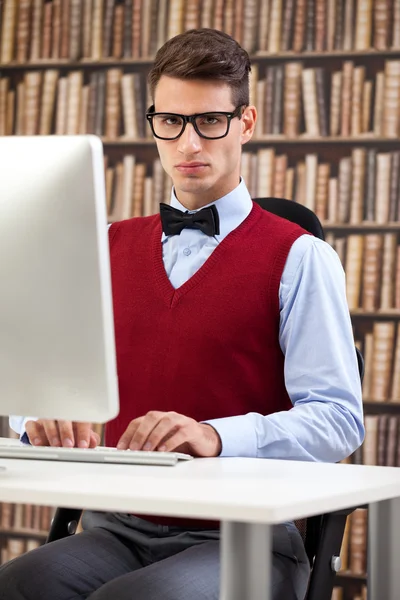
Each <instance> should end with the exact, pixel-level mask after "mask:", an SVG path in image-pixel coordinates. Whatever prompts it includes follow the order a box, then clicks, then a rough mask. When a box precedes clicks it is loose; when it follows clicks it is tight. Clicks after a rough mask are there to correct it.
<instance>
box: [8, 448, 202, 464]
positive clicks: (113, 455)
mask: <svg viewBox="0 0 400 600" xmlns="http://www.w3.org/2000/svg"><path fill="white" fill-rule="evenodd" d="M0 458H25V459H26V458H28V459H32V460H59V461H64V462H90V463H92V462H93V463H116V464H124V465H126V464H129V465H159V466H164V465H165V466H174V465H176V464H177V463H178V461H180V460H191V459H192V458H193V457H192V456H190V455H189V454H183V453H182V452H146V451H144V450H117V448H107V447H105V446H98V447H97V448H86V449H82V448H57V447H54V446H29V445H28V444H22V443H21V444H15V443H14V444H10V445H7V444H5V445H0Z"/></svg>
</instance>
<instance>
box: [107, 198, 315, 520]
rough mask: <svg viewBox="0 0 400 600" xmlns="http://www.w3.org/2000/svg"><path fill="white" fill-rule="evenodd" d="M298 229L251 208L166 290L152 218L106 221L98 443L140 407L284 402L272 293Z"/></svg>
mask: <svg viewBox="0 0 400 600" xmlns="http://www.w3.org/2000/svg"><path fill="white" fill-rule="evenodd" d="M304 233H306V232H305V231H304V230H303V229H301V228H300V227H299V226H297V225H295V224H293V223H291V222H289V221H287V220H286V219H282V218H279V217H276V216H275V215H272V214H271V213H268V212H267V211H264V210H263V209H261V208H260V207H259V206H258V205H256V204H254V206H253V209H252V211H251V212H250V214H249V216H248V217H247V218H246V219H245V220H244V221H243V223H241V225H239V227H237V228H236V229H235V230H234V231H232V232H231V233H230V234H229V235H228V236H227V237H226V238H225V239H224V240H223V241H222V242H221V243H220V244H219V245H218V246H217V248H216V249H215V250H214V251H213V253H212V254H211V256H210V257H209V258H208V259H207V260H206V262H205V263H204V265H203V266H202V267H201V268H200V269H199V270H198V271H197V272H196V273H195V274H194V275H193V276H192V277H191V278H190V279H189V280H188V281H187V282H186V283H184V284H183V285H182V286H181V287H179V288H178V289H174V288H173V286H172V285H171V283H170V282H169V280H168V277H167V274H166V272H165V269H164V264H163V258H162V245H161V234H162V230H161V222H160V218H159V216H158V215H155V216H151V217H145V218H140V219H137V218H136V219H129V220H126V221H122V222H120V223H116V224H114V225H112V227H111V228H110V253H111V270H112V286H113V302H114V321H115V336H116V348H117V365H118V377H119V394H120V413H119V415H118V417H116V418H115V419H114V420H113V421H111V422H109V423H108V424H107V426H106V434H105V437H106V444H107V445H108V446H115V445H116V444H117V442H118V440H119V438H120V436H121V435H122V433H123V432H124V431H125V429H126V427H127V426H128V424H129V422H130V421H131V420H132V419H134V418H136V417H139V416H142V415H144V414H146V413H147V412H148V411H149V410H160V411H176V412H178V413H181V414H184V415H187V416H189V417H192V418H194V419H196V420H197V421H203V420H206V419H217V418H221V417H229V416H234V415H242V414H246V413H248V412H258V413H261V414H264V415H267V414H270V413H273V412H276V411H281V410H288V409H289V408H291V406H292V405H291V402H290V399H289V397H288V395H287V392H286V389H285V384H284V374H283V362H284V357H283V354H282V351H281V349H280V346H279V339H278V333H279V296H278V292H279V284H280V279H281V275H282V271H283V268H284V265H285V262H286V258H287V255H288V252H289V250H290V248H291V246H292V244H293V242H294V241H295V240H296V239H297V238H298V237H299V236H300V235H302V234H304ZM172 521H173V520H172V519H171V522H172Z"/></svg>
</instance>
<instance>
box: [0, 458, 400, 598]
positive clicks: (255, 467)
mask: <svg viewBox="0 0 400 600" xmlns="http://www.w3.org/2000/svg"><path fill="white" fill-rule="evenodd" d="M0 465H2V466H4V467H6V468H5V469H4V470H3V471H1V472H0V501H3V502H30V503H33V504H45V505H49V506H50V505H51V506H64V507H70V508H86V509H94V510H104V511H106V510H111V511H121V512H137V513H142V514H159V515H169V516H180V517H182V516H187V517H194V518H204V519H220V520H221V521H222V542H221V595H220V598H221V600H243V599H244V598H246V600H268V599H269V592H268V587H269V586H268V582H269V568H270V566H269V565H270V544H271V536H270V525H272V524H274V523H279V522H282V521H287V520H291V519H296V518H301V517H307V516H311V515H313V514H319V513H322V512H328V511H332V510H337V509H341V508H347V507H351V506H356V505H362V504H366V503H375V502H378V501H381V500H385V501H388V500H390V499H393V498H396V497H400V469H396V468H387V467H366V466H355V465H354V466H353V465H331V464H320V463H303V462H294V461H273V460H265V459H245V458H213V459H197V460H194V461H190V462H183V463H180V464H179V465H177V466H176V467H153V466H152V467H145V466H125V465H98V464H84V463H61V462H45V461H31V460H9V459H8V460H6V459H0ZM389 504H390V507H391V510H392V511H393V512H392V513H391V523H390V525H391V526H392V528H391V530H390V533H391V536H392V538H393V539H397V540H399V539H400V518H399V515H400V510H399V502H398V501H394V502H391V503H389ZM385 506H387V502H386V503H385ZM383 543H386V540H383V539H380V544H381V548H382V544H383ZM388 543H389V542H387V544H388ZM399 543H400V542H399ZM397 556H398V555H397ZM395 560H396V555H394V556H393V560H392V561H391V560H387V561H386V565H384V564H382V565H381V566H382V568H383V569H384V572H383V573H379V574H378V575H379V580H380V581H383V579H384V577H386V578H388V579H389V580H390V581H391V582H392V584H391V585H392V588H391V589H390V590H389V593H388V595H385V594H383V595H382V593H379V595H377V592H375V595H373V596H370V600H382V598H384V599H385V600H398V598H399V597H400V569H398V568H397V569H396V568H393V567H395V566H397V565H395V564H394V562H395ZM381 562H382V561H381ZM374 584H375V585H376V586H377V587H379V586H378V582H377V581H375V582H374ZM379 589H380V588H379ZM388 589H389V588H388ZM266 590H267V591H266Z"/></svg>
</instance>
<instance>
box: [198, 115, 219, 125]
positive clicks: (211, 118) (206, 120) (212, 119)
mask: <svg viewBox="0 0 400 600" xmlns="http://www.w3.org/2000/svg"><path fill="white" fill-rule="evenodd" d="M221 120H222V119H221V117H219V116H217V115H204V117H202V119H201V124H202V125H217V124H218V123H221Z"/></svg>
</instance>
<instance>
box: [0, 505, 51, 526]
mask: <svg viewBox="0 0 400 600" xmlns="http://www.w3.org/2000/svg"><path fill="white" fill-rule="evenodd" d="M53 514H54V509H53V508H51V507H50V506H36V505H33V504H11V503H9V502H3V503H2V504H1V505H0V531H15V532H19V533H20V532H25V533H26V532H29V531H35V532H37V533H43V534H47V533H48V531H49V529H50V525H51V520H52V518H53Z"/></svg>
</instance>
